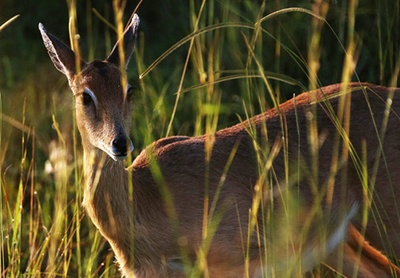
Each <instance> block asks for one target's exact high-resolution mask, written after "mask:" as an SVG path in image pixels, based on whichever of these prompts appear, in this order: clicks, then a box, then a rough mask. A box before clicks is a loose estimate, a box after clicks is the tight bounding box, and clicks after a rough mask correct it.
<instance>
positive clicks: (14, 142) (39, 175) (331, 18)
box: [0, 0, 400, 277]
mask: <svg viewBox="0 0 400 278" xmlns="http://www.w3.org/2000/svg"><path fill="white" fill-rule="evenodd" d="M350 2H351V1H350ZM137 5H138V2H137V1H128V2H127V3H126V7H125V12H124V14H125V20H127V19H128V18H129V16H130V14H131V13H132V11H133V10H135V8H136V7H137ZM71 6H74V5H73V3H72V1H62V0H57V1H49V0H37V1H30V0H20V1H12V0H2V1H1V2H0V25H1V24H3V23H4V22H5V21H7V20H8V19H10V18H11V17H13V16H14V15H16V14H19V15H20V17H19V18H18V19H16V20H15V21H14V22H12V23H11V24H10V25H8V26H7V27H6V28H5V29H4V30H2V31H1V32H0V115H2V116H1V117H0V136H1V137H0V146H1V149H0V166H1V204H0V205H1V215H2V221H1V222H0V225H1V226H0V228H1V234H0V237H1V239H2V250H1V256H0V257H1V258H2V260H1V268H0V269H1V270H2V273H1V274H3V275H9V276H13V275H12V273H14V275H16V273H17V272H16V270H15V269H19V271H21V273H30V274H32V273H31V272H29V271H31V270H32V269H33V267H32V265H33V261H34V262H35V266H36V268H35V269H36V270H37V271H54V272H53V273H55V272H57V273H59V274H60V275H70V276H73V277H75V276H76V275H78V276H82V275H84V274H85V273H86V274H89V275H91V276H92V275H94V276H95V275H97V274H100V273H106V274H104V275H105V276H107V275H110V276H112V274H113V273H115V269H114V268H115V267H114V266H112V254H111V253H110V252H109V251H108V249H107V247H105V246H106V245H105V243H104V241H102V240H101V238H100V237H99V235H98V234H97V232H96V231H95V229H93V226H92V225H91V223H90V221H88V220H87V218H86V217H85V216H84V212H82V211H81V210H80V208H79V204H80V202H81V195H80V192H81V179H82V177H81V172H80V170H79V169H80V164H79V163H80V157H79V153H80V151H79V150H80V149H79V139H78V140H75V139H76V131H75V126H74V124H73V116H72V110H73V101H72V94H71V93H70V91H69V88H68V84H67V80H66V78H65V77H64V76H62V75H61V74H60V73H59V72H58V71H57V70H56V69H55V68H54V67H53V65H52V63H51V62H50V60H49V57H48V55H47V53H46V50H45V48H44V46H43V42H42V40H41V37H40V34H39V31H38V27H37V26H38V23H39V22H42V23H43V24H44V26H45V27H46V29H47V30H48V31H49V32H50V33H52V34H55V35H56V36H57V37H58V38H60V39H61V40H63V41H64V42H66V43H68V42H69V35H68V21H69V13H68V9H69V7H71ZM399 6H400V4H399V1H398V0H363V1H360V2H359V3H358V5H357V8H356V10H355V13H354V14H350V13H349V1H340V0H337V1H328V2H326V1H322V0H321V1H320V0H315V1H311V0H298V1H289V0H273V1H262V0H251V1H250V0H210V1H195V0H168V1H149V0H144V1H143V2H142V3H141V4H140V6H138V7H137V13H138V15H139V16H140V18H141V24H140V28H139V30H140V33H139V37H138V41H137V47H136V54H135V57H133V58H132V60H131V64H130V66H129V69H128V74H129V78H130V81H131V84H132V85H133V86H134V87H135V88H136V94H137V97H136V98H135V101H134V113H133V120H134V126H133V130H132V138H133V141H134V145H135V147H136V149H135V153H134V155H137V153H138V152H139V151H140V150H141V149H143V147H144V146H145V145H146V144H148V143H149V142H151V141H152V140H154V139H158V138H161V137H164V136H166V135H173V134H185V135H196V134H201V133H204V132H207V131H212V129H210V128H209V125H208V123H209V118H210V117H211V116H212V117H216V118H217V124H216V127H214V128H222V127H226V126H229V125H231V124H234V123H236V122H238V119H239V118H238V117H241V118H245V117H246V115H247V114H249V115H252V114H256V113H259V112H261V111H263V110H266V109H268V108H269V107H270V106H271V105H272V104H271V102H270V97H269V94H270V93H273V94H274V95H276V96H278V97H279V98H280V100H281V101H283V100H285V99H287V98H290V97H292V96H293V94H295V93H300V92H302V91H305V90H307V89H308V88H313V87H315V86H317V85H318V86H322V85H328V84H332V83H338V82H340V81H341V79H342V74H343V65H344V58H345V54H346V52H345V49H346V47H347V45H348V43H349V38H352V39H354V42H355V52H354V61H355V73H354V74H353V75H352V79H353V80H355V81H357V80H359V81H363V82H371V83H376V84H381V85H398V68H399V61H400V58H399V56H400V55H399V51H400V49H399V41H400V37H399V36H400V34H399V32H400V28H399V27H400V11H399V9H400V8H399ZM288 7H301V8H304V9H307V10H310V11H313V12H314V13H315V14H318V15H321V16H323V17H325V18H326V21H323V20H318V19H317V18H316V17H315V16H311V15H310V14H308V13H305V12H302V11H297V12H295V11H293V10H291V11H290V12H282V13H279V14H277V15H275V16H272V17H271V18H268V19H266V20H265V21H263V22H262V23H261V29H256V28H255V27H254V26H256V25H255V24H256V23H257V22H258V21H259V20H260V19H261V18H262V17H265V16H267V15H270V14H273V13H274V12H276V11H283V10H282V9H285V8H288ZM74 9H76V11H77V24H78V31H79V35H80V47H81V51H82V56H83V58H84V60H86V61H90V60H92V59H94V58H98V59H103V58H104V57H106V55H107V54H108V53H109V51H110V49H111V48H112V46H113V44H114V42H115V40H116V35H115V32H114V31H113V29H112V28H110V27H109V26H108V25H107V24H105V22H104V20H102V19H101V18H100V16H98V15H101V16H102V17H104V19H105V20H107V21H109V22H110V23H111V24H112V25H114V24H115V20H114V10H113V5H112V2H111V1H99V0H83V1H78V3H77V4H76V7H75V6H74ZM352 20H355V25H354V33H352V31H351V28H350V29H349V24H350V23H351V22H352ZM234 23H235V24H234ZM237 23H240V26H238V24H237ZM216 24H225V25H224V27H223V28H216V29H214V30H211V31H207V32H205V33H204V34H202V35H201V36H197V37H193V36H192V37H189V38H191V39H192V40H190V39H189V40H187V41H186V42H185V43H183V44H180V45H178V46H177V47H175V48H173V51H171V52H167V55H166V57H165V59H163V60H162V61H161V62H160V63H158V64H157V65H155V67H154V68H153V67H152V70H151V71H150V72H149V73H148V74H147V75H146V76H144V77H143V79H139V75H140V74H142V73H143V72H144V71H145V69H147V68H148V67H149V66H150V65H151V64H152V63H153V62H154V61H155V60H156V59H157V58H158V57H159V56H160V55H162V54H165V53H166V51H167V50H168V49H169V48H170V47H171V46H173V45H174V44H175V43H177V42H179V41H180V40H181V39H182V38H184V37H186V36H189V35H190V34H192V33H193V32H194V30H200V29H203V28H206V27H208V26H212V25H216ZM257 30H261V31H260V32H259V33H257ZM349 30H350V32H349ZM190 42H193V45H191V44H190ZM313 42H316V44H317V46H316V47H315V46H314V47H313V46H312V43H313ZM249 45H250V47H249ZM188 53H189V55H188ZM187 57H189V60H188V64H187V69H185V63H186V60H187ZM310 61H314V62H315V61H316V62H317V63H316V64H313V65H315V67H314V66H311V63H310ZM257 63H259V64H257ZM260 65H261V66H262V68H263V69H262V71H263V72H264V73H265V74H266V76H267V77H270V79H269V81H270V84H271V88H272V89H268V88H267V86H266V84H265V82H264V81H263V80H262V78H260ZM314 73H315V74H316V76H317V78H316V79H315V80H314V79H313V78H310V77H311V76H313V74H314ZM219 81H221V82H219ZM222 81H224V82H222ZM181 83H182V88H181V87H180V84H181ZM186 89H187V90H186ZM271 90H272V92H271ZM177 92H182V93H181V94H180V95H179V96H180V97H179V99H178V100H179V101H178V102H176V99H177V94H176V93H177ZM175 103H177V105H176V106H175ZM216 107H217V108H216ZM175 108H176V114H174V113H173V111H174V109H175ZM215 109H216V110H215ZM210 111H211V112H210ZM75 142H78V143H76V144H75ZM54 149H57V150H64V149H65V150H64V152H61V154H59V155H60V156H61V157H62V158H59V157H58V158H54ZM75 149H77V150H78V151H77V153H78V154H74V155H73V154H72V153H73V150H75ZM52 155H53V157H52ZM60 159H62V160H63V161H64V162H65V164H62V165H66V169H67V173H66V177H67V178H66V179H65V181H63V182H62V183H63V184H64V185H65V187H62V188H63V189H62V190H61V191H60V192H61V193H62V194H64V195H65V196H64V197H60V198H62V199H61V201H60V200H59V199H57V198H58V197H57V196H59V195H57V194H58V193H57V192H58V190H60V189H59V180H58V177H57V173H55V169H57V167H56V166H55V164H57V160H60ZM64 185H63V186H64ZM60 196H61V195H60ZM64 198H65V199H64ZM60 202H61V204H63V205H64V206H63V207H61V208H57V205H56V204H57V203H60ZM58 210H59V211H62V213H63V215H64V217H63V218H61V222H60V223H62V224H60V225H61V226H62V227H61V228H60V229H59V230H58V233H59V235H54V233H52V232H51V231H52V230H53V229H54V225H56V224H55V223H59V222H57V221H58V220H56V219H57V217H58V216H56V213H58ZM16 215H19V216H20V217H19V218H16ZM81 219H83V220H82V223H80V220H81ZM17 220H18V221H17ZM35 225H36V226H35ZM81 225H82V226H81ZM35 227H36V229H35ZM49 238H50V239H49ZM51 239H53V240H54V243H53V244H54V246H55V247H54V248H55V249H56V251H54V252H53V251H52V252H53V253H51V252H50V251H49V250H51V243H46V242H47V241H46V240H48V241H50V240H51ZM63 240H64V242H63ZM66 241H67V242H66ZM52 242H53V241H52ZM60 246H63V248H65V249H63V250H64V251H60V250H61V249H60ZM38 250H39V251H38ZM57 250H58V251H57ZM65 250H67V251H65ZM38 252H39V253H40V252H42V253H43V254H44V255H43V258H40V259H39V258H38V257H37V256H38V255H37V254H38ZM63 252H66V253H63ZM50 254H53V255H54V256H55V258H54V261H55V262H54V261H53V262H52V263H49V259H48V257H49V256H50ZM88 260H89V261H88ZM90 260H91V261H90ZM89 262H90V263H91V264H92V265H93V269H92V268H91V266H88V263H89ZM12 264H14V265H13V266H10V265H12ZM107 267H109V268H107ZM11 269H12V270H13V271H11ZM105 269H106V270H108V269H111V271H105ZM113 271H114V272H113ZM10 273H11V274H10ZM16 276H18V275H16ZM85 277H86V276H85Z"/></svg>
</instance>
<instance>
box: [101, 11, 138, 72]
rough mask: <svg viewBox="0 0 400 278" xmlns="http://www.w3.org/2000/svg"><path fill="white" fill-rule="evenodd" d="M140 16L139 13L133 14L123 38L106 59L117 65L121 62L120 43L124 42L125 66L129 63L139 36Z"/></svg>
mask: <svg viewBox="0 0 400 278" xmlns="http://www.w3.org/2000/svg"><path fill="white" fill-rule="evenodd" d="M139 22H140V20H139V16H138V15H137V14H133V15H132V16H131V20H130V21H129V23H128V25H127V26H126V27H125V31H124V37H123V40H122V39H119V40H118V41H117V43H116V44H115V45H114V47H113V49H112V50H111V53H110V55H108V57H107V58H106V61H108V62H110V63H112V64H115V65H117V66H119V65H120V63H121V60H120V59H121V58H120V55H119V47H118V45H119V44H120V43H122V41H123V43H124V47H123V49H124V54H125V67H127V66H128V64H129V59H130V58H131V56H132V54H133V50H134V48H135V41H136V36H137V29H138V27H139Z"/></svg>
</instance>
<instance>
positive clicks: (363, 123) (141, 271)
mask: <svg viewBox="0 0 400 278" xmlns="http://www.w3.org/2000/svg"><path fill="white" fill-rule="evenodd" d="M137 24H138V21H137V22H134V21H132V22H131V23H130V24H129V25H128V27H127V29H126V33H125V43H126V44H127V45H128V47H130V50H128V51H127V53H128V58H129V57H130V54H131V52H132V51H133V46H132V42H131V41H132V40H134V37H135V32H136V28H137ZM132 30H133V31H132ZM41 32H42V36H43V39H44V41H45V45H46V47H47V49H48V51H49V54H50V57H51V59H52V60H53V63H54V64H55V66H56V67H57V68H58V69H59V70H60V71H61V72H63V73H64V74H65V75H66V76H67V77H68V79H69V82H70V85H71V88H72V90H73V92H74V94H75V96H76V99H77V103H76V110H77V112H76V115H77V122H78V127H79V131H80V133H81V136H82V143H83V147H84V173H85V179H86V185H85V191H84V206H85V207H86V209H87V212H88V215H89V216H90V218H91V219H92V221H93V223H94V224H95V225H96V227H97V228H98V229H99V230H100V232H101V233H102V235H103V236H104V237H105V238H106V239H107V240H108V241H109V242H110V244H111V246H112V249H113V250H114V252H115V255H116V257H117V260H118V263H119V264H120V267H121V270H122V273H123V274H124V275H125V276H134V275H136V276H138V277H165V276H170V277H183V276H184V271H183V266H184V265H186V266H188V265H190V264H192V266H195V268H194V269H198V271H199V272H203V274H204V276H209V277H222V276H224V277H243V276H246V275H249V276H252V277H253V276H254V277H258V276H262V275H264V274H266V275H268V274H269V273H273V272H275V273H277V274H276V275H278V276H279V273H286V272H284V271H287V269H288V267H294V268H295V269H296V270H294V271H293V273H295V274H296V273H299V272H298V269H299V268H300V269H301V271H304V272H305V271H309V270H310V269H311V268H312V267H313V266H315V265H316V264H318V263H320V262H322V261H323V260H324V258H325V257H327V259H328V263H330V264H332V265H333V266H336V265H335V262H334V261H332V259H331V258H332V257H335V254H336V253H335V252H337V251H336V250H337V249H336V246H337V245H339V244H340V242H343V241H344V242H345V252H344V259H343V260H344V262H345V265H352V264H353V263H355V262H357V260H359V259H360V260H361V263H360V270H361V271H360V275H364V277H368V275H369V274H366V273H380V275H381V276H382V277H384V276H388V277H390V275H391V273H392V272H388V269H391V270H390V271H392V270H394V269H395V267H394V266H393V265H391V264H390V262H389V261H388V260H387V258H386V257H384V256H383V255H382V254H380V253H379V252H378V251H376V249H374V248H372V247H371V248H369V247H370V246H374V247H375V248H377V249H379V250H382V251H385V252H386V253H387V254H390V255H394V256H400V239H399V237H398V235H397V234H398V231H399V230H400V222H399V219H400V218H399V217H398V210H397V207H396V199H397V196H400V192H399V188H398V184H399V182H400V180H399V179H400V175H398V173H400V163H398V158H399V157H400V132H399V127H400V121H399V118H398V114H399V113H400V89H398V88H396V89H388V88H385V87H380V86H376V85H371V84H366V83H362V84H360V83H351V84H348V88H347V89H346V88H344V87H343V86H342V85H341V84H336V85H331V86H327V87H323V88H320V89H318V90H316V91H311V92H307V93H303V94H300V95H299V96H297V97H296V98H294V99H292V100H290V101H287V102H285V103H283V104H281V105H280V106H279V107H277V108H274V109H270V110H268V111H267V112H265V113H263V114H260V115H258V116H255V117H254V118H251V119H249V120H247V121H244V122H242V123H239V124H237V125H235V126H232V127H229V128H226V129H222V130H219V131H217V132H216V133H215V134H211V135H203V136H198V137H185V136H177V137H169V138H164V139H160V140H159V141H157V142H155V143H153V144H152V145H151V146H149V147H148V148H147V149H146V150H144V151H143V152H142V153H141V154H140V155H139V156H138V157H137V158H136V159H135V160H134V162H133V164H132V165H131V166H130V167H129V169H124V166H123V165H124V164H123V162H122V161H120V160H114V158H115V157H114V158H113V157H112V153H113V148H112V147H113V144H114V143H115V140H117V139H121V138H123V139H125V138H127V134H129V132H130V105H129V102H128V101H127V98H128V97H127V93H126V92H124V91H123V90H122V88H123V86H121V84H120V80H121V78H120V71H119V65H118V64H115V59H112V60H111V59H110V57H117V56H116V55H114V54H115V53H114V52H115V51H118V48H117V47H116V48H114V51H113V53H112V54H110V56H109V58H108V59H106V60H105V61H102V62H101V61H95V62H92V63H89V64H86V63H84V62H82V63H81V64H82V72H81V73H80V74H76V73H75V66H74V58H75V57H74V55H73V54H71V51H69V50H68V49H69V48H67V47H66V46H65V45H62V43H60V42H59V41H58V40H57V39H56V38H55V37H53V36H51V35H50V34H48V33H47V32H46V31H45V30H44V28H43V27H41ZM129 32H131V33H129ZM132 32H133V34H132ZM72 53H73V52H72ZM60 65H61V66H60ZM85 89H90V91H91V92H93V94H94V95H95V99H96V101H94V100H93V102H94V103H96V105H95V104H94V103H92V104H89V105H85V104H84V102H83V98H82V95H81V93H82V91H83V90H85ZM391 93H394V97H393V102H392V106H391V111H390V113H389V120H388V122H387V128H386V129H385V130H386V131H385V132H384V137H382V138H380V139H379V136H378V134H379V132H380V131H381V130H382V129H384V127H383V124H382V122H383V118H384V113H385V107H386V100H387V99H388V97H389V95H390V94H391ZM340 95H345V96H348V97H349V98H348V99H349V101H351V106H350V111H348V112H349V113H350V127H349V130H350V134H343V133H342V132H341V131H343V128H341V127H338V124H335V123H339V125H341V122H340V121H339V120H338V117H337V115H336V112H337V111H338V107H339V105H340V104H339V103H340V100H341V99H342V97H341V96H340ZM315 117H316V121H315V123H317V125H316V127H315V128H316V129H315V130H316V133H315V134H314V135H313V136H311V135H310V134H311V133H310V130H312V129H313V128H314V127H313V126H312V123H313V121H312V120H310V119H311V118H314V119H315ZM373 123H374V124H373ZM298 127H299V128H298ZM347 135H348V136H349V139H350V142H351V145H350V149H351V151H350V156H347V155H346V150H347V149H348V148H349V145H348V144H346V143H345V142H346V140H345V139H346V138H347ZM310 139H315V140H316V141H315V142H317V143H316V144H317V145H318V147H316V148H313V147H312V146H316V145H313V143H312V141H311V140H310ZM129 142H130V141H129ZM335 142H339V145H336V143H335ZM381 145H382V148H381V147H380V146H381ZM207 146H212V147H211V148H209V149H208V147H207ZM335 146H337V148H336V147H335ZM364 146H365V148H364ZM127 148H128V147H127ZM365 149H366V151H367V153H366V155H365V160H366V166H367V169H366V171H367V172H368V174H369V175H370V176H369V178H370V179H371V178H373V173H374V167H375V166H374V165H375V163H376V161H377V159H378V158H379V159H380V160H379V163H377V164H376V165H378V166H377V170H378V171H377V173H378V174H377V176H376V179H375V182H374V183H373V184H374V185H375V188H374V191H373V193H372V195H371V196H373V205H372V206H371V207H372V211H371V213H370V216H371V217H369V221H368V225H367V227H366V233H365V238H366V239H367V240H368V241H369V242H370V245H369V244H367V243H366V242H365V241H364V239H363V238H362V237H361V235H359V232H358V230H357V229H362V227H363V225H362V223H363V222H362V221H361V217H360V216H359V215H356V216H355V217H353V215H352V213H351V211H356V208H360V209H364V207H369V203H368V201H369V200H368V199H367V198H366V194H365V192H364V191H363V187H362V183H361V182H360V174H361V173H362V172H360V167H359V164H358V163H357V160H358V159H359V158H360V159H361V160H362V157H363V152H364V150H365ZM378 150H382V152H378ZM127 151H129V150H127ZM106 152H107V154H110V153H111V155H107V154H106ZM208 152H209V154H210V155H209V156H207V153H208ZM231 154H232V155H231ZM353 154H355V155H354V156H353ZM336 159H337V164H336V163H335V161H336ZM271 161H272V163H271ZM227 165H228V166H229V167H228V166H227ZM313 165H314V166H315V167H316V169H317V171H314V173H316V175H313V174H312V173H313V169H314V168H313ZM335 165H338V166H337V168H335ZM360 165H365V163H364V164H362V163H361V164H360ZM329 177H330V179H328V178H329ZM130 192H132V195H130ZM214 198H217V199H215V200H214ZM214 201H215V204H216V206H215V210H213V209H212V208H213V207H212V204H214ZM288 210H290V211H291V212H290V213H288V212H287V211H288ZM378 212H379V216H381V217H380V218H379V219H378V220H375V218H374V217H372V214H373V213H375V214H376V213H378ZM251 213H253V216H254V217H255V218H249V214H251ZM254 219H255V221H253V220H254ZM350 219H351V223H352V224H351V226H350V227H351V229H350V230H349V231H348V232H347V237H345V233H346V227H347V225H348V224H349V221H350ZM353 225H354V226H353ZM383 225H384V227H385V229H384V230H382V229H381V227H382V226H383ZM342 227H343V228H342ZM354 227H356V228H357V229H356V228H354ZM249 230H250V233H249ZM382 232H384V234H383V238H381V237H382ZM207 242H208V244H209V245H208V244H205V243H207ZM360 246H361V248H362V250H363V252H361V257H360V256H358V255H357V254H358V253H357V252H354V250H357V248H358V247H360ZM389 247H390V248H391V249H389ZM268 254H269V255H268ZM271 254H273V256H272V257H268V256H270V255H271ZM329 254H333V255H331V256H330V257H329ZM199 258H200V259H199ZM201 258H204V260H202V259H201ZM335 258H337V256H336V257H335ZM183 262H186V264H184V263H183ZM272 266H274V267H275V268H273V269H272ZM382 266H383V269H385V270H384V271H383V272H382V271H381V269H382ZM374 269H378V270H377V271H379V272H374ZM352 270H353V268H352V267H345V268H344V269H343V272H344V274H345V275H351V274H352ZM395 271H397V269H396V270H395ZM295 274H294V275H295Z"/></svg>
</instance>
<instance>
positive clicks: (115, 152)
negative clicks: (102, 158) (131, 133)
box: [106, 140, 134, 161]
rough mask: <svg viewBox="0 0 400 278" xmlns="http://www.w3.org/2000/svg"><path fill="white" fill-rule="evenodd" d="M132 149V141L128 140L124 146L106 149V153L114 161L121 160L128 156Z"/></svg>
mask: <svg viewBox="0 0 400 278" xmlns="http://www.w3.org/2000/svg"><path fill="white" fill-rule="evenodd" d="M133 149H134V147H133V144H132V141H131V140H129V142H128V144H126V145H125V147H124V148H116V147H115V146H113V147H112V148H111V149H108V150H107V151H106V153H107V154H108V155H109V156H110V157H111V158H112V159H114V160H115V161H122V160H124V159H126V158H127V157H128V156H129V154H130V153H131V152H132V151H133Z"/></svg>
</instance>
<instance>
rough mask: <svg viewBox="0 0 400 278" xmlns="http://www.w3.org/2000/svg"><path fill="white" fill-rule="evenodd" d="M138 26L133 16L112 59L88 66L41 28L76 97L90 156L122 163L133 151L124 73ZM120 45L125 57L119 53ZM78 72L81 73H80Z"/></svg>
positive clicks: (91, 63)
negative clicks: (101, 154) (105, 156)
mask: <svg viewBox="0 0 400 278" xmlns="http://www.w3.org/2000/svg"><path fill="white" fill-rule="evenodd" d="M138 26H139V17H138V16H137V15H136V14H134V15H133V16H132V19H131V20H130V21H129V23H128V25H127V27H126V28H125V31H124V36H123V38H121V39H120V40H119V41H118V42H117V43H116V44H115V46H114V48H113V50H112V51H111V53H110V55H109V56H108V57H107V58H106V59H105V60H103V61H100V60H94V61H93V62H90V63H86V62H84V61H83V60H80V59H79V58H77V56H76V54H75V52H74V51H73V50H72V49H71V48H69V47H68V46H67V45H66V44H64V43H63V42H61V41H60V40H59V39H57V38H56V37H55V36H53V35H51V34H50V33H48V32H47V31H46V29H45V28H44V26H43V25H42V24H41V23H40V24H39V29H40V32H41V34H42V38H43V41H44V44H45V46H46V48H47V51H48V53H49V56H50V58H51V60H52V62H53V64H54V66H55V67H56V68H57V69H58V70H59V71H60V72H62V73H63V74H64V75H65V76H66V77H67V78H68V82H69V85H70V87H71V89H72V91H73V94H74V96H75V103H76V118H77V122H78V128H79V131H80V133H81V136H82V140H83V146H84V148H86V151H88V153H91V151H98V150H101V151H104V152H105V153H107V154H108V155H109V156H110V157H111V158H113V159H114V160H119V159H124V158H126V157H127V155H128V154H129V153H130V152H131V151H132V150H133V145H132V142H131V140H130V139H129V138H128V136H127V135H128V134H129V130H130V125H131V120H130V119H131V108H130V107H131V105H130V100H131V97H132V87H131V85H129V84H128V83H127V81H126V80H124V78H123V74H122V71H123V70H125V67H127V66H128V63H129V59H130V57H131V55H132V53H133V50H134V43H135V39H136V35H137V28H138ZM120 44H123V50H124V52H123V53H124V55H121V53H120V51H119V49H120V47H119V45H120ZM77 62H78V63H79V65H77ZM78 69H81V70H80V71H79V72H78Z"/></svg>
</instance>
